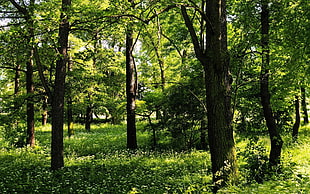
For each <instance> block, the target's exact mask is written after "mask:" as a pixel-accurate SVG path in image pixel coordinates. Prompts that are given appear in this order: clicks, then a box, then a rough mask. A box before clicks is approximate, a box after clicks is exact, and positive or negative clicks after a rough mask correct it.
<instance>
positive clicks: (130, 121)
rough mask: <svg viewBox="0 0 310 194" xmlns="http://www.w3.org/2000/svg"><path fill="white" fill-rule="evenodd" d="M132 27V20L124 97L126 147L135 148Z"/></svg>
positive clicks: (129, 26) (127, 49)
mask: <svg viewBox="0 0 310 194" xmlns="http://www.w3.org/2000/svg"><path fill="white" fill-rule="evenodd" d="M128 1H129V3H130V4H131V7H132V8H133V7H134V1H133V0H128ZM130 20H131V19H130ZM133 40H134V39H133V29H132V22H129V23H128V24H127V29H126V97H127V106H126V109H127V148H130V149H136V148H137V147H138V145H137V136H136V112H135V111H136V93H137V86H136V80H135V63H134V58H133V49H134V41H133Z"/></svg>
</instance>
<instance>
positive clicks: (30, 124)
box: [26, 33, 35, 147]
mask: <svg viewBox="0 0 310 194" xmlns="http://www.w3.org/2000/svg"><path fill="white" fill-rule="evenodd" d="M31 34H33V33H31ZM26 89H27V96H28V97H27V145H29V146H30V147H33V146H34V145H35V136H34V104H33V99H32V96H33V93H34V86H33V49H31V51H30V55H29V61H28V62H27V72H26Z"/></svg>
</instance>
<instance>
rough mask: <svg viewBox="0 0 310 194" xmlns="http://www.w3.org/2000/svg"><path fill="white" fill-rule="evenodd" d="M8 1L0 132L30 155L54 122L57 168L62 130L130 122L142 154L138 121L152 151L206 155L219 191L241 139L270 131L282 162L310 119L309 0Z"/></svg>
mask: <svg viewBox="0 0 310 194" xmlns="http://www.w3.org/2000/svg"><path fill="white" fill-rule="evenodd" d="M0 3H1V4H0V7H1V11H0V14H1V17H0V18H1V21H2V22H1V31H0V37H1V39H0V40H1V44H0V47H1V51H0V52H1V57H0V64H1V66H0V69H1V77H0V81H1V83H0V84H1V105H0V107H1V112H2V113H1V124H2V126H3V127H2V131H4V134H5V135H6V138H7V139H8V140H10V141H11V143H12V144H14V145H16V146H25V145H29V146H31V147H32V146H34V145H35V128H34V127H35V122H38V121H39V120H42V123H43V124H45V123H46V122H51V124H52V145H51V147H52V151H51V154H52V162H51V166H52V168H53V169H55V170H57V169H59V168H61V167H63V166H64V162H63V158H64V156H63V134H64V132H63V131H64V128H63V127H64V123H65V122H67V125H66V127H67V131H68V136H72V135H74V124H73V123H75V122H82V123H84V124H85V130H87V131H91V123H93V122H97V121H98V122H110V123H111V124H119V123H121V122H123V121H126V122H127V147H128V148H130V149H137V148H138V145H139V142H137V138H136V119H138V120H146V121H147V122H148V125H147V127H146V130H150V131H151V132H152V142H151V143H152V146H153V148H164V147H167V146H171V147H173V148H178V149H191V148H199V149H204V150H209V151H210V153H211V160H212V172H213V181H214V183H216V187H215V190H216V189H218V188H220V187H221V186H223V185H225V184H227V182H228V181H229V179H233V178H232V177H234V176H236V174H237V164H236V153H235V143H234V138H233V131H235V132H236V133H238V134H240V135H244V136H245V137H255V136H257V134H261V133H266V134H268V135H269V136H270V140H271V152H270V156H269V162H270V165H271V166H277V165H278V164H279V163H280V161H281V147H282V142H283V140H282V138H281V134H284V133H291V134H292V138H294V139H295V140H297V139H298V128H299V125H300V123H302V124H307V123H308V122H309V121H308V114H307V94H308V86H309V73H310V68H309V48H308V46H307V45H308V43H309V37H310V36H309V32H308V30H307V29H309V15H310V14H309V5H308V4H307V3H306V2H305V1H302V0H300V1H295V2H291V1H288V0H281V1H273V0H257V1H242V2H241V1H224V0H199V1H177V2H170V1H133V0H128V1H124V2H122V1H116V0H110V1H98V0H89V1H85V0H83V1H82V0H81V1H78V0H77V1H72V2H71V1H70V0H62V1H49V0H46V1H35V0H29V1H17V0H9V1H4V0H3V1H0ZM226 4H227V5H226ZM218 7H220V9H218ZM300 106H301V107H300ZM300 112H301V115H300ZM25 115H26V116H25ZM49 118H51V119H49ZM46 120H47V121H46ZM50 120H51V121H50ZM163 136H169V137H171V141H170V142H163V141H161V137H163ZM219 172H220V173H219ZM221 180H224V181H221Z"/></svg>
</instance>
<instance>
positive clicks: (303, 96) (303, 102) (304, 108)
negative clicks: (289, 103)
mask: <svg viewBox="0 0 310 194" xmlns="http://www.w3.org/2000/svg"><path fill="white" fill-rule="evenodd" d="M301 108H302V112H303V117H304V124H305V125H307V124H308V123H309V117H308V111H307V103H306V89H305V87H301Z"/></svg>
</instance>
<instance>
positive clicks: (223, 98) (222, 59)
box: [181, 0, 237, 191]
mask: <svg viewBox="0 0 310 194" xmlns="http://www.w3.org/2000/svg"><path fill="white" fill-rule="evenodd" d="M195 7H196V10H198V11H199V12H200V15H201V21H202V22H201V28H200V29H202V30H203V29H206V31H205V34H203V33H202V32H201V35H200V40H199V38H198V36H197V34H196V31H195V28H194V25H193V22H192V20H191V19H190V17H189V16H188V13H187V10H186V8H185V7H184V6H182V7H181V10H182V15H183V18H184V21H185V24H186V26H187V28H188V30H189V33H190V36H191V38H192V42H193V44H194V50H195V53H196V57H197V58H198V60H199V61H200V63H201V64H202V66H203V67H204V71H205V87H206V104H207V112H208V113H207V118H208V139H209V146H210V153H211V162H212V173H213V182H214V184H215V187H214V191H217V190H218V189H219V188H221V187H222V186H225V184H227V183H228V181H229V180H231V179H235V178H236V175H237V165H236V153H235V142H234V138H233V129H232V112H231V105H230V85H231V78H230V74H229V54H228V50H227V28H226V1H225V0H206V1H202V7H201V8H199V7H197V6H196V5H195Z"/></svg>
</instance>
